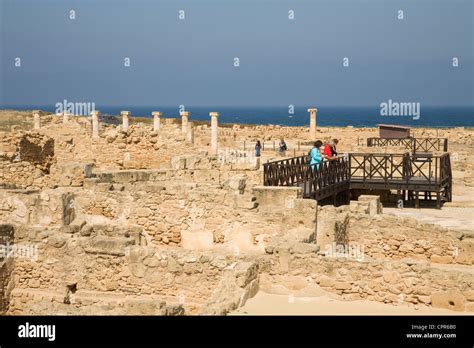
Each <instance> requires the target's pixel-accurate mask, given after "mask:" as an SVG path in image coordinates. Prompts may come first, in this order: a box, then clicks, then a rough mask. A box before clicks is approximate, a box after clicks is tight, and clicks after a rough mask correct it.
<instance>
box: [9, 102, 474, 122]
mask: <svg viewBox="0 0 474 348" xmlns="http://www.w3.org/2000/svg"><path fill="white" fill-rule="evenodd" d="M95 108H96V109H97V110H100V112H101V114H102V115H120V111H122V110H128V111H131V113H132V117H133V116H137V117H138V116H139V117H152V116H151V113H152V112H153V111H161V112H163V117H165V118H172V117H179V111H180V109H179V108H178V107H176V106H168V107H163V106H103V105H96V106H95ZM0 109H16V110H34V109H40V110H44V111H50V112H55V107H54V106H39V105H8V106H2V107H0ZM307 109H308V107H307V106H306V107H294V109H293V110H291V109H290V108H289V107H288V106H281V107H277V106H270V107H265V106H251V107H250V106H248V107H247V106H221V107H216V106H196V107H193V106H187V107H186V108H185V110H186V111H189V112H190V121H192V120H193V119H194V120H203V121H209V120H210V116H209V112H211V111H217V112H219V123H227V124H233V123H240V124H258V125H281V126H308V124H309V113H308V111H307ZM317 124H318V126H322V127H346V126H353V127H376V126H377V125H379V124H394V125H404V126H410V127H433V128H446V127H466V128H474V106H465V107H461V106H457V107H443V106H442V107H434V106H433V107H421V110H420V117H419V118H417V117H413V116H381V114H380V108H379V107H360V106H357V107H334V106H328V107H322V106H321V107H318V112H317Z"/></svg>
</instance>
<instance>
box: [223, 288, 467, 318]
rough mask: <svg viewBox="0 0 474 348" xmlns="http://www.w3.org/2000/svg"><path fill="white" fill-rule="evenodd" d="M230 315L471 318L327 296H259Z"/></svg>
mask: <svg viewBox="0 0 474 348" xmlns="http://www.w3.org/2000/svg"><path fill="white" fill-rule="evenodd" d="M230 315H474V313H467V312H454V311H450V310H447V309H440V308H432V307H423V306H420V307H419V309H415V307H409V306H408V305H399V306H393V305H388V304H383V303H380V302H375V301H367V300H359V301H340V300H336V299H332V298H329V297H327V296H318V297H296V296H294V297H291V295H290V296H288V295H276V294H269V293H265V292H262V291H260V292H258V293H257V295H255V297H253V298H251V299H249V300H248V301H247V302H246V304H245V305H244V306H243V307H241V308H239V309H237V310H235V311H234V312H232V313H230Z"/></svg>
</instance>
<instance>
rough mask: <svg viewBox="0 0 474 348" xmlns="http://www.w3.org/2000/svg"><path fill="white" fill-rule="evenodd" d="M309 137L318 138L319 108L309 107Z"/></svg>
mask: <svg viewBox="0 0 474 348" xmlns="http://www.w3.org/2000/svg"><path fill="white" fill-rule="evenodd" d="M308 112H309V137H310V138H311V140H316V113H317V112H318V109H316V108H309V109H308Z"/></svg>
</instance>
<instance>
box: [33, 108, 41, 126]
mask: <svg viewBox="0 0 474 348" xmlns="http://www.w3.org/2000/svg"><path fill="white" fill-rule="evenodd" d="M33 128H34V129H40V128H41V118H40V111H39V110H33Z"/></svg>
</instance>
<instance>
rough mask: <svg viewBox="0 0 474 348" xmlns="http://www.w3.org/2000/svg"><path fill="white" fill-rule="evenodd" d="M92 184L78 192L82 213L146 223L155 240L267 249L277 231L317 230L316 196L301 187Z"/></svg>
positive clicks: (90, 217)
mask: <svg viewBox="0 0 474 348" xmlns="http://www.w3.org/2000/svg"><path fill="white" fill-rule="evenodd" d="M137 175H140V174H139V173H137ZM239 185H240V187H239ZM93 186H94V187H95V189H93V190H84V191H83V192H81V194H80V195H77V196H76V203H77V207H78V209H79V210H80V214H83V215H84V216H85V218H86V219H88V220H89V221H103V222H106V221H108V222H114V221H116V222H120V223H128V224H136V225H139V226H142V227H143V229H144V232H145V233H146V235H147V236H148V237H149V238H150V241H151V242H153V243H158V244H168V245H181V246H182V247H184V248H186V249H210V248H213V247H215V246H219V245H220V246H226V247H227V248H228V249H230V250H234V249H235V248H237V250H240V251H256V252H263V250H264V249H265V247H266V245H268V241H269V239H270V238H271V237H272V236H275V235H281V234H284V233H287V232H290V233H291V231H292V230H300V229H302V230H309V231H313V232H314V231H315V223H316V202H314V201H311V200H304V199H302V198H301V192H300V191H301V189H298V188H278V187H254V188H253V189H252V190H251V191H245V190H244V191H241V190H240V189H241V188H242V186H243V184H242V183H239V181H237V182H236V183H232V184H229V185H227V186H220V185H212V184H204V183H179V182H178V183H173V184H172V183H170V182H168V181H137V182H135V183H134V184H133V185H127V186H122V185H121V184H116V183H96V184H94V185H93ZM267 197H268V198H267Z"/></svg>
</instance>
